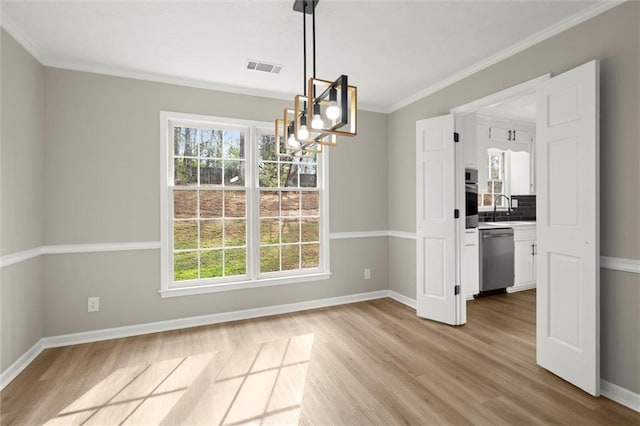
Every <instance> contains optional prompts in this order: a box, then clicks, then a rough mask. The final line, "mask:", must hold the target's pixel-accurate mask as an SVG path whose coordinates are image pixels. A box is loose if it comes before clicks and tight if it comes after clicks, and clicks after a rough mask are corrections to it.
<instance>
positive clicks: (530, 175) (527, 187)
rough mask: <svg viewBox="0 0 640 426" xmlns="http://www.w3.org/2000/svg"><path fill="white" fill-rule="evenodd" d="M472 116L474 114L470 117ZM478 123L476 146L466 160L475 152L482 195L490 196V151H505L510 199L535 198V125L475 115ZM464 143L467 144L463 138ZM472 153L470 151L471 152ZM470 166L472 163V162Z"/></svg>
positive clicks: (506, 176) (471, 148)
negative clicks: (515, 197) (520, 197)
mask: <svg viewBox="0 0 640 426" xmlns="http://www.w3.org/2000/svg"><path fill="white" fill-rule="evenodd" d="M469 115H471V114H469ZM474 119H475V120H474V121H475V123H476V132H475V136H476V137H475V141H474V145H473V146H471V147H469V148H467V147H466V146H465V165H466V164H467V163H468V161H467V159H466V157H467V153H468V152H469V155H471V154H470V151H471V150H475V152H476V155H477V157H476V161H475V164H476V165H477V168H478V192H479V193H488V192H490V191H488V188H487V181H488V180H489V176H488V174H489V172H488V167H489V166H488V150H491V149H493V150H499V151H504V152H505V153H506V154H505V185H506V188H507V193H508V195H533V194H535V187H534V182H535V175H534V172H533V171H534V170H535V168H534V164H533V161H534V157H535V155H534V146H535V145H534V134H535V128H534V125H533V124H529V123H526V122H523V121H516V120H509V119H505V118H501V117H497V116H493V115H488V114H484V113H476V114H474ZM463 140H466V139H464V138H463ZM467 149H469V151H467ZM469 163H470V162H469Z"/></svg>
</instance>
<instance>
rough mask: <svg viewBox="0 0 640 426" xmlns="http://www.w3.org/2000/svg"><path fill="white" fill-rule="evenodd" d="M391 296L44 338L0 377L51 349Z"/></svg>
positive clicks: (1, 383) (381, 293) (0, 380)
mask: <svg viewBox="0 0 640 426" xmlns="http://www.w3.org/2000/svg"><path fill="white" fill-rule="evenodd" d="M385 297H389V291H388V290H378V291H372V292H368V293H358V294H350V295H347V296H338V297H330V298H326V299H318V300H310V301H306V302H298V303H289V304H286V305H276V306H268V307H264V308H254V309H245V310H241V311H233V312H223V313H219V314H210V315H201V316H197V317H189V318H179V319H175V320H167V321H157V322H151V323H146V324H138V325H130V326H124V327H114V328H106V329H102V330H95V331H85V332H81V333H72V334H63V335H59V336H51V337H43V338H42V339H40V340H39V341H38V342H37V343H36V344H35V345H33V347H31V349H29V350H28V351H27V352H25V354H24V355H22V356H21V357H20V358H19V359H18V360H17V361H16V362H14V363H13V364H12V365H11V366H10V367H9V368H7V370H5V371H4V372H2V374H0V390H2V389H4V387H5V386H6V385H8V384H9V383H10V382H11V381H12V380H13V379H14V378H15V377H16V376H17V375H18V374H20V372H22V370H24V369H25V368H26V367H27V366H28V365H29V364H30V363H31V362H32V361H33V360H34V359H35V358H36V357H37V356H38V355H40V353H41V352H42V351H43V350H45V349H48V348H56V347H60V346H71V345H78V344H81V343H91V342H99V341H102V340H111V339H119V338H122V337H131V336H139V335H143V334H150V333H159V332H163V331H171V330H179V329H184V328H189V327H198V326H203V325H211V324H219V323H223V322H230V321H239V320H245V319H251V318H260V317H267V316H272V315H279V314H286V313H291V312H300V311H306V310H310V309H318V308H326V307H330V306H337V305H344V304H347V303H356V302H364V301H367V300H374V299H382V298H385Z"/></svg>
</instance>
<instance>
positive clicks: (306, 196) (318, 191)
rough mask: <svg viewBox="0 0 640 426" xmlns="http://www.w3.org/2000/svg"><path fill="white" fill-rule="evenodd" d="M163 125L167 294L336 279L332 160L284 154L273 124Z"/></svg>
mask: <svg viewBox="0 0 640 426" xmlns="http://www.w3.org/2000/svg"><path fill="white" fill-rule="evenodd" d="M161 122H162V126H163V127H162V138H161V139H162V144H161V145H162V153H163V156H162V166H163V167H162V182H163V184H162V187H161V190H162V213H161V221H162V238H161V240H162V247H161V250H162V265H161V266H162V288H161V292H162V294H163V295H179V294H191V293H200V292H204V291H220V290H223V289H235V288H246V287H255V286H261V285H273V284H281V283H290V282H296V281H308V280H311V279H314V280H317V279H320V278H326V277H328V274H327V273H326V271H327V270H328V256H327V254H328V244H327V224H326V222H327V220H326V214H323V210H324V198H325V197H326V185H324V183H323V179H322V177H323V176H324V173H322V164H323V161H322V160H323V158H322V157H323V156H322V154H313V155H312V156H311V157H310V158H304V159H300V158H296V159H293V158H281V157H277V156H276V155H275V146H274V144H275V135H274V129H273V125H270V124H269V123H256V122H248V121H242V120H231V119H224V118H215V117H205V116H193V115H187V114H178V113H162V114H161Z"/></svg>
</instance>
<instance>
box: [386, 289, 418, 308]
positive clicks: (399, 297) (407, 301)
mask: <svg viewBox="0 0 640 426" xmlns="http://www.w3.org/2000/svg"><path fill="white" fill-rule="evenodd" d="M389 297H390V298H391V299H393V300H395V301H396V302H400V303H402V304H403V305H407V306H408V307H410V308H413V309H416V299H412V298H410V297H407V296H405V295H404V294H400V293H397V292H395V291H393V290H389Z"/></svg>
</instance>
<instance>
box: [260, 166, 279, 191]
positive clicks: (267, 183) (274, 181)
mask: <svg viewBox="0 0 640 426" xmlns="http://www.w3.org/2000/svg"><path fill="white" fill-rule="evenodd" d="M258 180H259V182H260V186H261V187H262V188H273V187H276V186H278V163H276V162H271V161H261V162H260V164H259V166H258Z"/></svg>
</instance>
